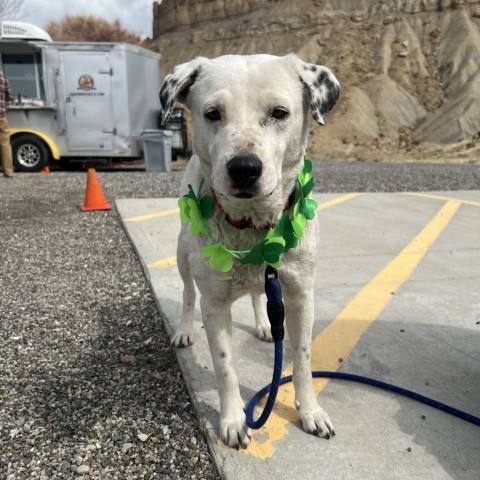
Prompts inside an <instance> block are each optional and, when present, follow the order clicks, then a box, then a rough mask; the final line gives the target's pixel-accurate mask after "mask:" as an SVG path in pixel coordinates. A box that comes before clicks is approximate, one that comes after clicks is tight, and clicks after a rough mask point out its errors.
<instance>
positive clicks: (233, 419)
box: [200, 295, 251, 448]
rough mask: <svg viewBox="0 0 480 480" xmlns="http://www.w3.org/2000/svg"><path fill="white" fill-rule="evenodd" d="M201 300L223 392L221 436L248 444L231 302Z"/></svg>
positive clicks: (233, 444)
mask: <svg viewBox="0 0 480 480" xmlns="http://www.w3.org/2000/svg"><path fill="white" fill-rule="evenodd" d="M200 303H201V308H202V318H203V324H204V326H205V331H206V333H207V338H208V344H209V347H210V353H211V355H212V361H213V367H214V369H215V376H216V378H217V388H218V394H219V396H220V438H221V439H222V440H223V441H224V442H225V443H226V444H227V445H228V446H230V447H234V448H238V447H242V448H246V447H247V446H248V444H249V443H250V436H251V432H250V429H249V428H248V427H247V425H246V423H245V412H244V404H243V401H242V398H241V396H240V389H239V387H238V379H237V375H236V374H235V371H234V369H233V367H232V315H231V311H230V308H231V304H225V303H223V302H222V303H220V302H211V301H209V300H207V299H205V297H204V296H203V295H202V298H201V302H200Z"/></svg>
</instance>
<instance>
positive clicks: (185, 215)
mask: <svg viewBox="0 0 480 480" xmlns="http://www.w3.org/2000/svg"><path fill="white" fill-rule="evenodd" d="M311 172H312V162H311V161H310V160H308V159H307V158H306V157H305V163H304V167H303V170H302V171H301V172H300V173H299V174H298V176H297V185H296V187H295V201H294V203H293V205H292V206H291V207H290V208H289V209H288V210H286V211H285V212H284V213H283V215H282V217H281V218H280V221H279V223H278V225H277V226H275V227H272V228H270V229H269V230H268V232H267V234H266V236H265V240H263V241H261V242H260V243H258V244H257V245H255V246H254V247H253V248H250V249H249V250H233V249H231V248H227V247H225V246H224V245H222V244H221V243H219V242H218V240H216V239H215V238H214V237H213V236H212V234H211V233H210V230H209V229H208V226H207V223H206V220H208V219H209V218H211V217H212V216H213V205H214V201H213V197H211V196H210V195H205V196H203V197H201V196H200V192H201V189H202V185H203V181H204V179H203V178H202V180H201V181H200V185H199V187H198V194H197V195H195V192H194V191H193V188H192V186H191V185H188V190H189V191H188V194H186V195H184V196H183V197H181V198H180V199H179V200H178V206H179V207H180V218H181V220H182V222H185V223H191V225H190V231H191V232H192V234H193V235H198V234H199V233H202V234H203V235H206V236H207V237H208V238H209V239H210V241H211V242H212V244H211V245H207V246H205V247H203V248H202V255H203V256H204V257H206V258H209V260H210V265H211V266H212V268H216V269H218V270H220V271H222V272H229V271H230V270H231V269H232V267H233V262H234V260H236V259H238V260H239V261H240V263H241V264H244V265H245V264H251V265H262V264H263V265H271V266H272V267H274V268H278V267H279V266H280V264H281V262H282V257H283V254H284V253H286V252H288V251H289V250H290V249H291V248H295V247H296V246H297V245H298V244H299V242H300V240H301V239H302V237H303V231H304V229H305V226H306V225H307V220H312V219H313V218H314V217H315V211H316V210H317V207H318V203H317V202H316V201H315V200H314V199H313V198H307V197H308V195H309V194H310V193H311V192H312V190H313V185H314V180H313V177H312V175H311Z"/></svg>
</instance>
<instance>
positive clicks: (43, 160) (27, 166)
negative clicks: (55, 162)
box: [11, 134, 50, 172]
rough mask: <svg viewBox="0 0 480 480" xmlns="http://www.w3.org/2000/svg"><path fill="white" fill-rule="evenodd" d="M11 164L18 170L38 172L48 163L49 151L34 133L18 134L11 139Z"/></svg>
mask: <svg viewBox="0 0 480 480" xmlns="http://www.w3.org/2000/svg"><path fill="white" fill-rule="evenodd" d="M11 143H12V153H13V166H14V168H15V170H16V171H18V172H39V171H40V170H41V169H42V168H43V167H45V166H46V165H48V164H49V163H50V151H49V150H48V148H47V146H46V145H45V143H44V142H43V141H42V140H41V139H40V138H38V137H37V136H35V135H29V134H26V135H19V136H17V137H14V138H13V139H12V142H11Z"/></svg>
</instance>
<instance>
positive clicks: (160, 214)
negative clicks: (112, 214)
mask: <svg viewBox="0 0 480 480" xmlns="http://www.w3.org/2000/svg"><path fill="white" fill-rule="evenodd" d="M179 211H180V210H179V209H178V208H174V209H172V210H163V211H161V212H155V213H149V214H147V215H139V216H138V217H130V218H126V219H125V222H144V221H145V220H152V219H153V218H158V217H165V216H167V215H174V214H176V213H178V212H179Z"/></svg>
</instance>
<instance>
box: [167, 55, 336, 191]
mask: <svg viewBox="0 0 480 480" xmlns="http://www.w3.org/2000/svg"><path fill="white" fill-rule="evenodd" d="M339 94H340V87H339V84H338V81H337V79H336V78H335V76H334V75H333V74H332V72H331V71H330V70H329V69H328V68H326V67H323V66H318V65H312V64H308V63H305V62H302V61H301V60H300V59H299V58H298V57H297V56H295V55H288V56H285V57H274V56H270V55H252V56H236V55H228V56H223V57H218V58H216V59H212V60H210V59H207V58H202V57H199V58H196V59H194V60H192V61H191V62H188V63H184V64H182V65H178V66H177V67H175V68H174V69H173V70H172V72H171V73H170V74H169V75H168V76H167V77H166V78H165V81H164V83H163V85H162V87H161V90H160V102H161V105H162V121H163V123H165V122H166V121H167V120H168V118H169V116H170V115H171V113H172V110H173V107H174V104H175V102H176V101H179V102H182V103H185V104H186V105H187V107H189V109H190V111H191V113H192V124H193V131H194V138H193V150H194V153H195V154H196V155H198V157H199V158H200V161H201V164H202V170H203V173H204V175H205V176H206V177H207V176H208V177H209V180H210V182H211V184H212V186H213V188H214V189H215V190H216V192H217V193H218V194H220V195H221V196H222V197H224V198H228V199H230V200H231V199H248V198H254V199H256V200H259V199H261V198H264V197H271V196H279V197H283V198H284V197H285V195H287V196H288V193H289V191H287V192H285V191H284V190H285V189H287V190H288V189H289V190H291V189H292V185H293V184H294V182H295V178H296V176H297V174H298V172H299V170H301V168H302V165H303V163H302V162H303V156H304V154H305V148H306V142H307V133H308V119H309V112H311V113H312V115H313V118H314V119H315V120H316V121H317V122H318V123H319V124H321V125H323V124H324V116H325V115H327V114H328V113H330V111H331V110H332V109H333V107H334V106H335V104H336V102H337V100H338V97H339Z"/></svg>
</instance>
